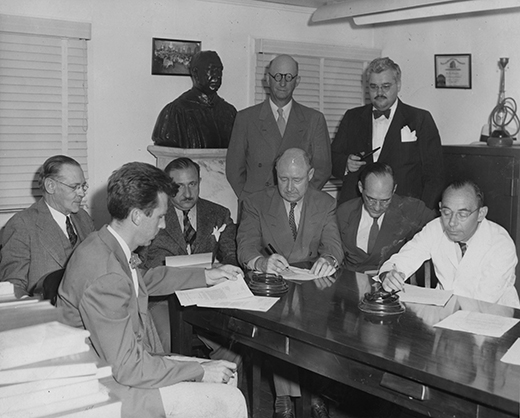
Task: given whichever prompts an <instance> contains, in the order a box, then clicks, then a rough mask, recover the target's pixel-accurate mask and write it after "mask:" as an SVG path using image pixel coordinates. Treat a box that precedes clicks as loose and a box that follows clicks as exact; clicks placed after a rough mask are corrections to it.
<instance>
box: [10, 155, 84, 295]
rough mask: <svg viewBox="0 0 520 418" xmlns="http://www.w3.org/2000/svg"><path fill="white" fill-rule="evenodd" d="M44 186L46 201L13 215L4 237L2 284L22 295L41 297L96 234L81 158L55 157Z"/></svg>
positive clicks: (41, 177)
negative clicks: (87, 205) (48, 281)
mask: <svg viewBox="0 0 520 418" xmlns="http://www.w3.org/2000/svg"><path fill="white" fill-rule="evenodd" d="M39 184H40V188H41V190H42V192H43V196H42V198H41V199H40V200H39V201H38V202H36V203H34V204H33V205H32V206H31V207H29V208H27V209H25V210H24V211H22V212H19V213H17V214H16V215H14V216H13V217H12V218H11V219H10V220H9V221H8V222H7V224H6V226H5V228H4V231H3V234H2V251H1V257H2V260H1V262H0V281H3V282H5V281H9V282H11V283H13V285H14V290H15V295H16V296H17V297H22V296H25V295H33V294H40V293H42V291H43V288H42V286H43V282H44V279H45V278H46V277H47V275H48V274H49V273H52V272H55V271H57V270H61V269H64V268H65V265H66V264H67V261H68V260H69V257H70V255H71V254H72V251H73V250H74V249H75V248H76V247H77V246H78V244H79V243H80V242H81V241H83V240H84V239H85V238H86V237H87V235H88V234H90V233H91V232H92V231H94V223H93V222H92V219H91V218H90V216H89V215H88V213H87V212H85V211H84V210H83V209H82V208H81V202H82V200H83V198H84V197H85V195H86V194H87V189H88V184H87V183H86V181H85V176H84V174H83V170H82V169H81V166H80V165H79V163H78V162H77V161H76V160H74V159H72V158H70V157H67V156H65V155H55V156H53V157H50V158H49V159H47V161H45V162H44V163H43V166H42V168H41V170H40V175H39Z"/></svg>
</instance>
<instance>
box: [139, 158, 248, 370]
mask: <svg viewBox="0 0 520 418" xmlns="http://www.w3.org/2000/svg"><path fill="white" fill-rule="evenodd" d="M164 172H165V173H166V174H168V175H169V176H170V177H171V179H172V180H173V181H174V182H175V184H177V185H178V186H179V190H178V192H177V193H176V194H175V195H174V196H170V197H169V199H168V211H167V212H166V217H165V219H164V220H165V223H166V227H165V228H164V229H162V230H161V231H159V233H158V234H157V236H156V237H155V238H154V240H153V241H152V243H151V244H150V245H149V246H148V247H142V248H141V249H140V252H139V255H140V257H141V259H143V260H144V263H143V267H144V268H146V269H149V268H153V267H157V266H164V264H165V259H166V257H169V256H176V255H188V254H202V253H212V254H214V256H215V258H216V260H215V261H218V262H221V263H222V264H233V265H238V263H237V251H236V250H237V246H236V241H235V239H236V226H235V224H234V223H233V220H232V219H231V213H230V212H229V209H227V208H225V207H224V206H221V205H218V204H216V203H213V202H210V201H209V200H206V199H202V198H200V197H199V192H200V182H201V178H200V166H199V165H198V164H197V163H196V162H194V161H192V160H191V159H189V158H185V157H181V158H177V159H175V160H173V161H171V162H170V163H169V164H168V165H167V166H166V168H165V169H164ZM148 306H149V309H150V313H151V314H152V317H153V320H154V322H155V326H156V327H157V331H158V333H159V337H160V339H161V343H162V345H163V348H164V349H165V351H167V352H169V351H170V338H171V333H170V318H169V313H168V302H167V301H166V300H160V301H150V303H149V305H148ZM202 339H203V341H204V343H205V344H206V345H208V346H209V348H210V349H211V350H212V352H211V354H210V357H211V358H213V359H217V358H218V359H224V360H230V361H234V362H237V361H239V359H238V358H237V357H236V356H235V355H232V353H231V352H229V351H228V350H226V349H225V348H223V347H221V346H220V345H215V344H214V343H212V342H211V341H209V340H207V339H205V338H202Z"/></svg>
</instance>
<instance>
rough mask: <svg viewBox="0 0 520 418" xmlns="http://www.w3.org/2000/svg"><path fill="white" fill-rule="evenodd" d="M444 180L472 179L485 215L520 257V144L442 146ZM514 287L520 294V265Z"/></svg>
mask: <svg viewBox="0 0 520 418" xmlns="http://www.w3.org/2000/svg"><path fill="white" fill-rule="evenodd" d="M443 150H444V166H445V171H446V182H447V183H449V182H450V181H452V180H456V179H470V180H473V181H474V182H475V183H476V184H478V186H479V187H480V188H481V190H482V191H483V192H484V204H485V205H486V206H487V207H488V215H487V218H488V219H489V220H491V221H494V222H496V223H498V224H499V225H502V226H503V227H504V228H505V229H506V230H507V231H508V232H509V234H510V235H511V237H512V238H513V240H514V241H515V244H516V251H517V255H518V256H519V258H520V252H519V248H520V247H519V244H520V230H519V228H520V219H519V217H520V210H519V205H518V204H519V194H520V193H519V189H518V187H519V179H520V145H519V146H513V147H508V148H495V147H488V146H487V145H486V144H485V143H479V144H474V145H444V146H443ZM516 277H517V280H516V288H517V289H518V290H519V293H520V266H517V269H516Z"/></svg>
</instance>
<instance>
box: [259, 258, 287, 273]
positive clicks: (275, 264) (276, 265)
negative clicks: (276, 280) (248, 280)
mask: <svg viewBox="0 0 520 418" xmlns="http://www.w3.org/2000/svg"><path fill="white" fill-rule="evenodd" d="M255 268H256V269H257V270H260V271H261V272H263V273H274V274H278V273H280V272H282V271H284V270H287V269H288V268H289V263H288V262H287V260H286V259H285V257H284V256H283V255H280V254H273V255H270V256H269V257H260V258H259V259H258V260H256V263H255Z"/></svg>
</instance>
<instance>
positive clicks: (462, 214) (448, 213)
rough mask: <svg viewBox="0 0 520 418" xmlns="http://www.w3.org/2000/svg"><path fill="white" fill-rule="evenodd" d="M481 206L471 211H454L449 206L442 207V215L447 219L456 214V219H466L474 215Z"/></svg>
mask: <svg viewBox="0 0 520 418" xmlns="http://www.w3.org/2000/svg"><path fill="white" fill-rule="evenodd" d="M479 209H480V208H477V209H475V210H472V211H469V210H466V209H462V210H459V211H457V212H453V211H452V210H451V209H448V208H441V209H440V212H441V216H442V217H443V218H446V219H451V217H452V215H453V214H455V219H457V221H460V222H464V221H466V220H467V219H468V218H469V217H470V216H471V215H473V214H474V213H475V212H476V211H477V210H479Z"/></svg>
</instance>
